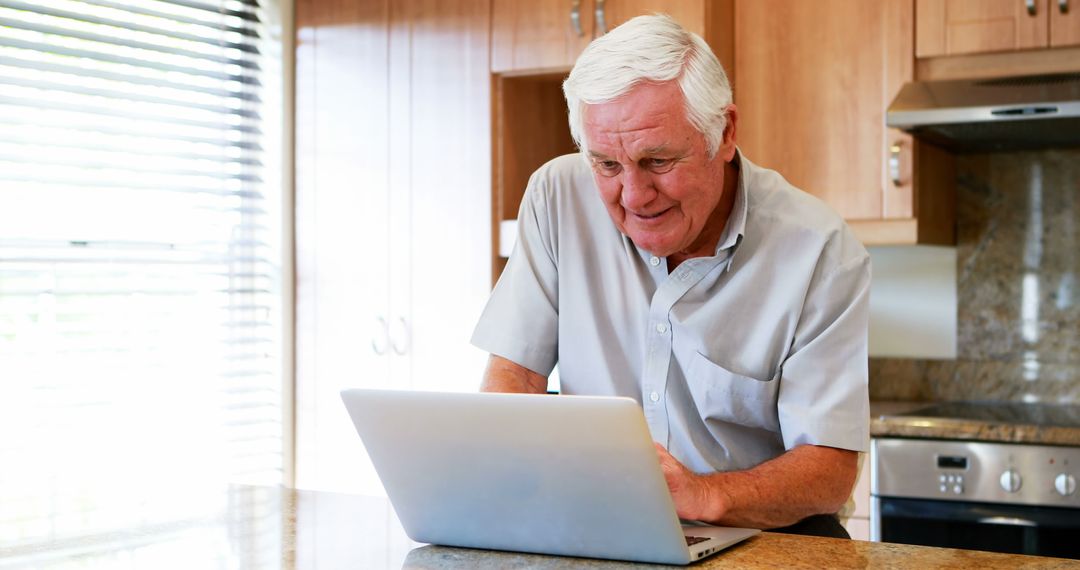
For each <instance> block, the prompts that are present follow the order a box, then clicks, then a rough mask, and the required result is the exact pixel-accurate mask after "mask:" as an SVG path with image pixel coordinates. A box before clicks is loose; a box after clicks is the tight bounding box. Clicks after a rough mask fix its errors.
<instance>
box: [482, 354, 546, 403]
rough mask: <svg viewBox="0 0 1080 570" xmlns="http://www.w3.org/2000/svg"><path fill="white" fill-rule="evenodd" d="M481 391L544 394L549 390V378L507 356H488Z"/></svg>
mask: <svg viewBox="0 0 1080 570" xmlns="http://www.w3.org/2000/svg"><path fill="white" fill-rule="evenodd" d="M480 391H481V392H519V393H525V394H543V393H545V392H547V378H545V377H543V376H541V375H539V374H537V373H536V372H533V371H532V370H529V369H528V368H525V367H524V366H521V365H519V364H517V363H515V362H512V361H510V360H507V359H505V358H502V357H499V356H495V355H494V354H492V355H491V357H490V358H488V365H487V370H485V371H484V381H483V382H482V383H481V384H480Z"/></svg>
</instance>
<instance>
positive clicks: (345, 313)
mask: <svg viewBox="0 0 1080 570" xmlns="http://www.w3.org/2000/svg"><path fill="white" fill-rule="evenodd" d="M489 1H490V0H395V1H394V2H389V1H387V0H338V1H335V2H320V1H318V0H299V1H298V2H297V4H296V22H297V42H296V147H295V148H296V163H297V171H296V194H295V204H296V218H295V221H296V272H297V279H296V347H297V351H296V376H297V386H296V402H297V404H296V405H297V409H296V433H297V437H296V442H297V448H296V457H297V484H298V486H301V487H304V488H316V489H326V490H336V491H347V492H378V491H379V489H380V487H379V485H378V479H377V478H375V477H374V473H373V471H371V467H370V464H369V463H367V461H366V459H364V454H363V453H362V447H361V445H360V441H359V439H358V438H357V436H356V433H355V431H354V430H353V427H352V424H351V422H350V421H349V419H348V417H347V414H346V413H345V409H344V406H343V405H342V403H341V399H340V396H339V392H340V390H342V389H345V388H353V387H384V388H397V389H440V390H472V389H475V388H476V387H477V386H478V385H479V383H480V379H481V375H482V372H483V366H484V362H485V357H486V355H485V354H483V353H482V352H481V351H479V350H477V349H475V348H472V347H471V346H470V345H469V342H468V340H469V336H470V334H471V331H472V327H473V325H474V324H475V321H476V319H477V317H478V316H479V314H480V311H481V309H482V308H483V305H484V302H485V301H486V299H487V294H488V291H489V287H490V282H491V278H490V251H491V238H490V234H489V231H488V227H489V226H488V224H487V222H488V219H489V217H488V213H489V212H490V207H491V203H490V199H491V192H490V174H491V168H490V157H491V146H490V135H491V128H490V124H491V123H490V117H491V115H490V111H491V110H490V99H491V98H490V85H491V82H490V75H489V71H488V56H489V49H490V48H489V45H490V44H489V41H490V35H489V34H490V3H489Z"/></svg>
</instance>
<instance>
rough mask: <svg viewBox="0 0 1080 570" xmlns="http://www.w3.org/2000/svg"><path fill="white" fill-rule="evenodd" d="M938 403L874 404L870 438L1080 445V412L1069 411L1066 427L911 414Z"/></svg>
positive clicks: (1011, 420) (1067, 412)
mask: <svg viewBox="0 0 1080 570" xmlns="http://www.w3.org/2000/svg"><path fill="white" fill-rule="evenodd" d="M934 404H935V402H871V404H870V436H871V437H914V438H929V439H957V440H969V441H991V442H1003V443H1031V444H1039V445H1073V446H1075V445H1080V427H1076V426H1077V425H1080V423H1078V421H1080V408H1075V410H1072V409H1071V410H1067V411H1066V412H1065V413H1066V414H1068V415H1069V417H1068V418H1065V419H1066V420H1068V421H1066V422H1062V423H1064V424H1066V425H1053V422H1052V421H1051V422H1040V423H1017V421H1016V420H1014V419H1011V418H1009V417H1007V416H1005V415H1003V416H1002V417H1000V418H991V419H979V420H975V419H965V418H962V417H956V418H942V417H921V416H918V415H901V414H911V412H913V411H916V410H918V409H920V408H926V407H929V406H932V405H934Z"/></svg>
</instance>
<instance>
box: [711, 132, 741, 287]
mask: <svg viewBox="0 0 1080 570" xmlns="http://www.w3.org/2000/svg"><path fill="white" fill-rule="evenodd" d="M732 163H733V164H734V166H735V172H736V175H737V176H738V177H739V180H738V182H737V183H736V184H735V203H734V204H733V205H732V207H731V213H730V214H728V219H727V222H726V223H725V224H724V231H723V233H721V234H720V240H719V241H718V242H717V244H716V255H720V252H722V251H724V250H725V249H729V248H736V249H737V248H738V245H739V244H740V243H742V237H743V234H744V233H745V232H746V213H747V210H748V209H749V208H748V205H747V192H746V168H745V163H744V161H743V160H742V151H740V150H739V149H738V148H737V147H736V149H735V158H734V159H733V160H732ZM734 254H735V252H734V250H732V252H731V255H734ZM730 267H731V264H730V262H729V263H728V268H729V269H730Z"/></svg>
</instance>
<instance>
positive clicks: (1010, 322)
mask: <svg viewBox="0 0 1080 570" xmlns="http://www.w3.org/2000/svg"><path fill="white" fill-rule="evenodd" d="M957 170H958V190H957V224H958V227H957V230H958V234H957V235H958V237H957V250H956V257H957V259H956V263H957V271H956V273H957V277H956V278H957V293H956V294H957V306H958V314H957V358H956V359H955V360H919V359H899V358H871V359H870V396H871V398H872V399H886V400H1005V401H1025V402H1062V403H1064V402H1068V403H1080V282H1078V279H1080V149H1070V150H1049V151H1030V152H1008V153H986V154H971V155H961V156H959V157H958V160H957Z"/></svg>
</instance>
